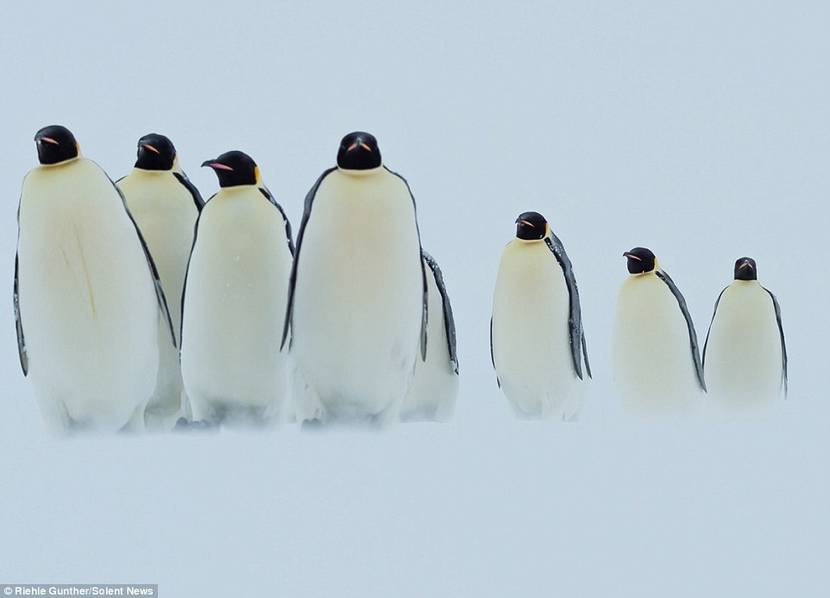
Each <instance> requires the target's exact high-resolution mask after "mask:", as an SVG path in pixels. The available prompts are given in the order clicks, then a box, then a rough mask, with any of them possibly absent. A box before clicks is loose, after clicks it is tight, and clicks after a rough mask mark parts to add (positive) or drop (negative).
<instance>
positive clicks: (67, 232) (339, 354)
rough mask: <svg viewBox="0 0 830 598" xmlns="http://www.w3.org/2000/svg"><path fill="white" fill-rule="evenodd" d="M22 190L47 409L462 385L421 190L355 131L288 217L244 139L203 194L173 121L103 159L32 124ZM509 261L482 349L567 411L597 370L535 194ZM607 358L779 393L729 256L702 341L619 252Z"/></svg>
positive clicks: (263, 400)
mask: <svg viewBox="0 0 830 598" xmlns="http://www.w3.org/2000/svg"><path fill="white" fill-rule="evenodd" d="M35 143H36V147H37V155H38V161H39V165H38V166H37V167H36V168H34V169H32V170H31V171H30V172H29V173H28V174H27V175H26V177H25V178H24V181H23V189H22V193H21V197H20V204H19V207H18V245H17V254H16V256H15V269H14V296H13V300H14V315H15V324H16V331H17V341H18V353H19V357H20V365H21V368H22V371H23V374H24V375H25V376H27V377H28V379H29V380H30V381H31V384H32V387H33V390H34V394H35V397H36V399H37V402H38V404H39V407H40V410H41V413H42V415H43V417H44V419H45V421H46V422H47V425H49V427H51V428H52V429H54V430H59V431H74V430H84V429H90V430H102V431H121V430H124V431H144V430H150V431H166V430H171V429H174V428H180V427H183V428H188V427H192V426H193V427H203V426H205V427H217V426H232V425H237V424H244V425H254V426H267V425H270V424H275V423H280V422H292V421H293V422H298V423H300V424H302V425H304V426H322V425H327V424H335V423H341V422H344V423H359V424H368V425H371V426H386V425H389V424H391V423H393V422H398V421H445V420H447V419H449V418H450V417H451V416H452V413H453V409H454V405H455V402H456V396H457V394H458V386H459V359H458V352H457V339H456V331H455V322H454V318H453V311H452V305H451V301H450V297H449V294H448V290H447V286H446V284H445V281H444V275H443V273H442V271H441V269H440V267H439V266H438V262H437V261H436V259H435V258H434V257H432V255H430V254H429V253H428V252H427V251H425V250H424V248H423V247H422V244H421V233H420V227H419V223H418V212H417V206H416V202H415V198H414V195H413V193H412V190H411V188H410V186H409V183H408V182H407V181H406V179H405V178H404V177H403V176H401V175H400V174H398V173H397V172H394V171H392V170H390V169H389V168H388V167H387V166H386V165H385V164H384V161H383V159H382V156H381V151H380V147H379V145H378V142H377V140H376V139H375V137H374V136H372V135H371V134H369V133H365V132H353V133H350V134H348V135H346V136H345V137H343V139H342V140H341V142H340V146H339V148H338V151H337V155H336V165H335V166H333V167H331V168H329V169H327V170H325V171H324V172H323V173H322V174H321V175H320V176H319V177H318V178H317V180H316V181H315V182H314V184H313V185H312V186H311V190H310V191H309V192H308V194H307V195H306V198H305V203H304V209H303V215H302V219H301V221H300V223H299V227H298V229H297V234H296V238H295V237H294V234H293V232H292V226H291V223H290V222H289V219H288V217H287V215H286V212H285V210H284V208H283V207H282V205H281V204H280V203H279V201H278V200H277V199H276V197H275V196H274V194H272V193H271V191H270V190H269V189H268V187H267V186H266V184H265V182H264V179H263V175H262V173H261V171H260V168H259V166H258V165H257V163H256V162H255V161H254V159H253V158H252V157H251V156H249V155H248V154H246V153H244V152H241V151H228V152H226V153H223V154H221V155H219V156H217V157H215V158H212V159H208V160H205V161H204V162H203V163H202V166H203V167H206V168H210V169H211V170H212V171H213V172H214V173H215V175H216V177H217V180H218V185H219V190H218V191H217V192H216V193H215V194H214V195H212V196H211V197H210V198H209V199H208V200H206V201H205V200H204V199H203V197H202V195H201V194H200V193H199V191H198V190H197V189H196V187H195V186H194V185H193V183H192V182H191V181H190V179H189V178H188V177H187V175H186V174H185V172H184V171H183V170H182V168H181V165H180V162H179V159H178V156H177V153H176V149H175V147H174V145H173V143H172V142H171V141H170V139H168V138H167V137H165V136H164V135H160V134H156V133H151V134H148V135H144V136H143V137H141V138H140V139H139V140H138V144H137V156H136V161H135V164H134V167H133V169H132V171H131V172H130V173H129V174H127V175H126V176H124V177H123V178H121V179H118V180H116V181H113V180H112V179H111V178H110V177H109V176H108V175H107V174H106V173H105V172H104V170H103V169H102V168H101V167H99V166H98V165H97V164H96V163H94V162H92V161H91V160H89V159H87V158H85V157H84V156H83V155H82V154H81V151H80V147H79V144H78V142H77V140H76V139H75V136H74V135H73V133H72V132H71V131H70V130H69V129H67V128H66V127H63V126H60V125H52V126H48V127H44V128H43V129H41V130H39V131H38V132H37V133H36V135H35ZM515 225H516V233H515V239H513V240H512V241H510V242H509V243H508V244H507V246H506V247H505V249H504V251H503V253H502V256H501V261H500V264H499V269H498V275H497V279H496V285H495V293H494V299H493V309H492V317H491V320H490V357H491V361H492V365H493V367H494V369H495V371H496V379H497V383H498V385H499V387H500V388H501V390H502V391H503V393H504V394H505V396H506V398H507V399H508V402H509V403H510V405H512V407H513V408H514V410H515V412H516V413H517V414H518V415H519V416H521V417H524V418H533V419H544V418H558V419H563V420H572V419H575V418H577V417H578V416H579V413H580V409H581V406H582V404H583V401H584V396H585V392H586V383H587V382H588V380H590V379H591V377H592V371H591V366H590V363H589V358H588V347H587V344H586V334H585V328H584V325H583V317H582V310H581V305H580V297H579V290H578V287H577V280H576V275H575V272H574V266H573V264H572V263H571V261H570V259H569V257H568V255H567V253H566V251H565V247H564V244H563V243H562V241H561V240H560V238H559V236H558V235H557V234H556V233H555V232H554V230H553V228H552V226H551V224H550V223H549V222H548V221H547V220H546V219H545V218H544V217H543V216H542V215H541V214H539V213H537V212H525V213H522V214H520V215H519V216H518V218H517V219H516V221H515ZM623 255H624V257H625V259H626V263H627V269H628V272H629V276H628V278H627V279H626V280H625V282H624V283H623V285H622V288H621V289H620V293H619V297H618V300H617V315H616V326H615V336H614V338H615V341H614V377H615V381H616V383H617V385H618V387H619V389H620V391H621V394H622V396H623V400H624V404H625V405H626V407H627V408H628V409H630V410H631V411H635V412H646V413H651V412H682V411H683V410H685V409H687V408H689V407H690V406H691V405H693V404H694V403H695V402H696V398H698V397H699V396H700V395H701V394H702V393H705V392H707V391H708V392H709V393H710V394H712V395H713V396H716V397H717V398H718V400H720V401H724V402H725V403H728V404H730V405H734V406H738V407H741V406H753V405H757V404H758V403H762V402H769V401H771V400H774V399H775V398H776V397H778V396H780V395H781V394H785V393H786V385H787V353H786V345H785V339H784V332H783V327H782V323H781V309H780V306H779V304H778V301H777V299H776V297H775V296H774V295H773V294H772V293H771V292H770V291H768V290H767V289H765V288H764V287H762V286H761V285H760V284H759V283H758V280H757V265H756V263H755V261H754V260H753V259H751V258H740V259H739V260H738V261H737V262H736V264H735V269H734V278H735V280H734V281H733V282H732V283H731V284H730V285H729V286H728V287H726V288H725V289H724V290H723V291H722V292H721V294H720V295H719V297H718V299H717V302H716V305H715V312H714V315H713V317H712V322H711V325H710V327H709V331H708V334H707V336H706V341H705V343H704V347H703V350H702V351H701V350H700V346H699V342H698V337H697V334H696V332H695V327H694V324H693V322H692V319H691V316H690V314H689V310H688V308H687V306H686V301H685V299H684V297H683V295H682V294H681V292H680V290H679V289H678V287H677V285H676V284H675V283H674V281H673V280H672V278H671V277H670V276H669V275H668V273H667V272H666V271H665V270H663V269H662V268H661V267H660V266H659V264H658V261H657V258H656V257H655V255H654V253H652V252H651V251H650V250H649V249H646V248H643V247H636V248H634V249H631V250H630V251H626V252H625V253H624V254H623Z"/></svg>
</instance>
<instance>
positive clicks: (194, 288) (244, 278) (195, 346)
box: [181, 186, 291, 421]
mask: <svg viewBox="0 0 830 598" xmlns="http://www.w3.org/2000/svg"><path fill="white" fill-rule="evenodd" d="M290 269H291V254H290V252H289V250H288V245H287V240H286V237H285V226H284V222H283V220H282V216H281V214H280V212H279V210H277V209H276V208H275V207H274V206H272V205H271V204H270V203H269V202H268V201H267V200H266V199H265V197H264V196H263V195H262V194H261V193H260V191H259V190H258V189H257V188H256V187H249V186H246V187H239V188H229V189H225V190H223V191H221V192H220V193H219V194H218V195H216V196H215V197H214V198H213V199H211V200H210V201H209V202H208V203H207V204H206V205H205V207H204V208H203V210H202V215H201V218H200V220H199V228H198V232H197V234H196V243H195V245H194V248H193V254H192V256H191V258H190V267H189V270H188V275H187V287H186V291H185V304H184V313H183V316H182V317H183V328H182V350H181V353H182V376H183V378H184V384H185V390H186V392H187V395H188V398H189V399H190V403H191V407H192V409H193V418H194V420H208V421H210V420H213V419H214V418H216V417H219V418H220V419H225V418H227V419H234V418H235V417H236V416H237V415H238V416H239V417H240V418H243V419H250V418H251V417H253V418H254V419H255V420H259V419H260V418H263V419H270V418H272V417H276V416H278V415H279V411H280V408H281V405H282V401H283V399H284V397H285V394H286V393H285V374H286V368H285V360H286V357H285V355H284V354H282V353H280V350H279V347H280V339H281V332H282V319H283V316H284V314H285V306H286V300H287V294H288V276H289V273H290Z"/></svg>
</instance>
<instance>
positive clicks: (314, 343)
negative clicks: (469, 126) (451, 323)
mask: <svg viewBox="0 0 830 598" xmlns="http://www.w3.org/2000/svg"><path fill="white" fill-rule="evenodd" d="M426 309H427V287H426V274H425V271H424V266H423V262H422V260H421V242H420V233H419V231H418V221H417V215H416V207H415V200H414V198H413V196H412V193H411V191H410V189H409V185H408V184H407V182H406V180H405V179H404V178H403V177H401V176H400V175H399V174H397V173H395V172H392V171H391V170H389V169H388V168H386V167H385V166H384V165H383V162H382V160H381V153H380V149H379V148H378V144H377V140H376V139H375V138H374V137H373V136H372V135H370V134H368V133H363V132H354V133H350V134H348V135H346V136H345V137H344V138H343V140H342V141H341V143H340V149H339V150H338V153H337V166H336V167H334V168H330V169H328V170H326V171H325V172H323V174H322V175H320V177H319V178H318V179H317V182H315V183H314V186H313V187H312V188H311V190H310V191H309V193H308V195H307V196H306V200H305V210H304V212H303V218H302V222H301V223H300V230H299V233H298V236H297V254H296V256H295V258H294V266H293V269H292V271H291V280H290V286H289V299H288V309H287V310H286V314H285V325H284V329H283V339H282V341H283V346H285V345H286V343H287V339H288V337H289V334H290V337H291V342H290V345H288V346H289V347H290V352H291V354H292V355H293V356H294V362H295V365H296V367H295V371H294V376H293V393H294V398H295V401H296V409H297V417H298V419H299V420H300V421H312V422H317V423H323V424H324V423H331V422H335V421H336V422H345V421H348V422H356V423H370V424H375V425H379V426H383V425H385V424H388V423H392V422H394V421H397V420H398V419H399V417H400V407H401V403H402V402H403V399H404V396H405V395H406V394H407V391H408V390H409V387H410V384H411V382H412V378H413V371H414V368H415V360H416V358H420V359H424V358H425V357H426V318H427V313H426Z"/></svg>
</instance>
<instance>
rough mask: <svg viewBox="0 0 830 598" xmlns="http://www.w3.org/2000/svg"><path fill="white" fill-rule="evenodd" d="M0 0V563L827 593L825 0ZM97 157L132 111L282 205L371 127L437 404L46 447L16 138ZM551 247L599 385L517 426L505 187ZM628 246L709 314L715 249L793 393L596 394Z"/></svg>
mask: <svg viewBox="0 0 830 598" xmlns="http://www.w3.org/2000/svg"><path fill="white" fill-rule="evenodd" d="M397 4H398V3H394V2H389V1H388V0H387V1H384V2H373V3H360V2H336V3H335V2H331V3H325V4H324V3H313V2H291V3H276V2H261V3H248V2H241V1H233V2H224V3H220V2H208V1H205V2H199V3H196V2H188V3H180V4H179V3H176V4H174V3H172V2H150V1H143V2H133V3H108V4H105V3H102V2H101V3H99V2H95V3H92V2H80V1H75V2H62V3H33V2H29V3H18V2H7V3H5V4H4V7H3V11H2V20H0V59H1V60H0V81H2V93H0V106H1V107H2V112H0V113H1V114H2V120H0V123H2V124H1V125H0V130H2V152H0V156H2V160H0V174H2V176H1V177H0V197H2V198H3V203H2V212H1V213H0V256H2V259H1V260H0V267H1V268H2V270H1V271H0V281H3V280H4V281H6V283H7V288H8V293H7V294H6V297H5V300H4V303H3V305H5V310H6V314H7V316H6V317H5V320H4V324H5V325H3V326H0V337H2V338H0V341H2V342H0V368H2V380H3V383H2V397H1V398H0V582H65V583H66V582H112V583H121V582H141V583H158V584H159V585H160V594H161V595H162V596H177V597H190V596H193V597H197V596H198V597H213V596H217V597H218V596H325V597H339V596H360V597H368V596H384V597H393V596H394V597H405V596H602V597H605V596H637V597H641V596H660V597H672V598H674V597H678V596H799V597H803V596H827V595H830V587H829V586H830V580H829V579H828V577H829V576H830V574H829V573H828V555H830V545H829V544H830V543H829V542H828V539H829V538H830V512H829V510H830V480H829V479H828V478H829V477H830V450H829V449H830V440H828V439H829V438H830V433H829V432H828V430H829V429H830V423H828V416H830V405H828V402H830V397H828V392H827V383H826V379H827V376H826V371H827V368H828V365H830V363H828V356H827V347H828V335H830V314H828V313H827V309H828V306H829V304H828V300H827V297H828V293H830V282H828V273H830V264H828V257H830V252H828V250H827V247H826V243H825V241H826V239H827V226H828V220H830V219H829V218H828V214H830V210H828V207H827V203H826V202H827V201H828V200H829V199H830V136H828V132H829V131H830V128H829V127H828V120H830V85H829V84H828V73H830V37H829V36H828V33H827V32H828V29H829V28H830V8H829V7H828V4H827V3H823V2H815V3H811V2H786V3H785V2H708V1H701V0H696V1H694V2H692V1H689V2H656V1H654V2H643V1H635V2H627V3H614V2H594V1H589V2H539V3H532V2H520V3H519V2H461V1H459V2H453V3H449V2H447V3H437V2H435V3H434V2H427V1H420V2H410V3H408V6H399V5H397ZM52 123H62V124H65V125H67V126H69V127H70V128H71V129H72V130H73V131H74V132H75V134H76V135H77V137H78V139H79V141H80V144H81V147H82V150H83V152H84V153H85V154H86V155H87V156H88V157H90V158H92V159H94V160H96V161H97V162H98V163H99V164H101V165H102V166H103V167H104V168H105V169H106V170H107V172H109V173H110V175H111V176H112V177H113V178H115V177H118V176H121V175H123V174H125V173H126V172H127V171H128V170H129V169H130V168H131V166H132V163H133V160H134V157H135V155H134V153H135V141H136V139H137V138H138V137H139V136H140V135H142V134H144V133H147V132H150V131H158V132H161V133H165V134H167V135H169V136H170V137H171V138H172V139H173V141H174V142H175V144H176V146H177V148H178V150H179V154H180V157H181V161H182V165H183V167H184V168H185V170H186V171H187V172H188V174H189V175H190V177H191V178H192V180H193V181H194V182H195V183H196V185H197V186H198V187H199V188H200V189H201V191H202V193H203V194H204V195H205V196H206V197H207V196H209V195H211V194H212V193H213V192H214V190H215V189H216V180H215V177H214V175H213V173H212V172H209V171H205V170H202V169H199V168H198V165H199V164H200V163H201V162H202V161H203V160H205V159H207V158H211V157H214V156H215V155H217V154H218V153H220V152H222V151H225V150H229V149H242V150H245V151H247V152H249V153H250V154H251V155H252V156H254V158H255V159H256V160H257V161H258V162H259V164H260V166H261V169H262V172H263V175H264V177H265V180H266V182H267V184H268V185H269V187H270V188H271V190H272V191H273V192H274V193H275V195H276V196H277V198H278V199H279V201H281V202H282V204H283V205H284V206H285V209H286V210H287V212H288V214H289V215H290V217H291V219H292V222H293V223H294V225H295V230H296V227H297V225H298V224H299V217H300V214H301V212H302V199H303V197H304V195H305V192H306V191H307V189H308V188H309V187H310V185H311V184H312V183H313V182H314V180H315V178H316V177H317V176H318V174H319V173H320V172H321V171H322V170H323V169H324V168H326V167H328V166H330V165H332V164H333V162H334V158H335V153H336V149H337V145H338V142H339V140H340V137H341V136H342V135H343V134H345V133H347V132H349V131H351V130H354V129H365V130H368V131H371V132H372V133H374V134H375V135H377V137H378V139H379V142H380V145H381V150H382V152H383V156H384V159H385V162H386V164H387V165H388V166H390V167H391V168H393V169H395V170H398V171H399V172H401V173H402V174H403V175H404V176H406V177H407V178H408V180H409V182H410V183H411V185H412V188H413V190H414V193H415V197H416V199H417V201H418V208H419V214H420V223H421V230H422V234H423V240H424V246H425V247H426V248H427V249H428V250H429V251H430V252H432V253H433V254H434V255H435V256H436V257H437V259H438V260H439V261H440V263H441V265H442V267H443V270H444V274H445V278H446V280H447V284H448V286H449V291H450V293H451V296H452V300H453V303H454V307H455V315H456V321H457V326H458V334H459V351H460V357H461V368H462V379H461V393H460V398H459V401H458V408H457V411H456V416H455V418H454V420H453V421H452V423H450V424H447V425H405V426H404V425H402V426H398V427H397V428H395V429H392V430H390V431H387V432H383V433H370V432H343V431H341V432H332V433H316V434H302V433H300V432H299V431H297V430H296V429H295V428H293V427H286V428H283V429H281V430H278V431H276V432H274V433H268V434H244V433H238V432H237V433H221V434H178V435H169V436H151V437H129V436H123V437H115V438H100V437H84V438H77V439H71V440H57V439H53V438H50V437H48V436H47V435H46V434H45V432H44V431H43V428H42V425H41V422H40V419H39V414H38V412H37V409H36V406H35V403H34V399H33V396H32V392H31V389H30V388H29V387H28V385H27V384H26V383H25V381H24V379H23V377H22V375H21V374H20V371H19V368H18V364H17V355H16V345H15V340H14V330H13V318H12V305H11V284H12V267H13V257H14V248H15V238H16V222H15V211H16V209H17V201H18V197H19V192H20V182H21V179H22V177H23V175H24V174H25V173H26V172H27V170H28V169H30V168H31V167H33V166H34V165H35V164H36V154H35V146H34V143H33V141H32V135H33V133H34V132H35V131H36V130H37V129H38V128H39V127H41V126H43V125H46V124H52ZM530 209H534V210H538V211H540V212H542V213H544V214H545V215H546V216H547V217H548V219H549V220H550V221H551V223H552V226H553V227H554V230H555V231H556V232H557V233H558V234H559V236H560V237H561V238H562V240H563V241H564V243H565V245H566V247H567V250H568V252H569V254H570V256H571V259H572V260H573V262H574V265H575V268H576V273H577V276H578V281H579V284H580V289H581V292H582V301H583V310H584V313H585V320H586V326H587V334H588V342H589V347H590V350H591V357H592V361H593V365H594V371H595V376H596V379H595V381H594V384H593V385H592V391H591V395H590V398H589V401H588V404H587V405H586V408H585V410H584V413H583V416H582V418H581V420H580V421H579V422H578V423H575V424H569V425H562V424H557V423H554V422H547V423H528V422H520V421H516V420H515V419H514V417H513V415H512V413H511V411H510V410H509V409H508V407H507V404H506V401H505V400H504V398H503V397H502V396H501V394H500V392H499V391H498V389H497V387H496V384H495V377H494V375H493V372H492V370H491V367H490V363H489V352H488V351H489V347H488V318H489V312H490V304H491V298H492V288H493V284H494V281H495V274H496V269H497V265H498V259H499V255H500V251H501V249H502V247H503V245H504V243H506V242H507V241H508V240H509V239H510V237H511V235H512V234H513V231H514V225H513V220H514V218H515V216H516V214H518V213H519V212H521V211H524V210H530ZM634 245H646V246H649V247H651V248H652V249H654V251H655V252H656V253H657V255H658V256H659V258H660V259H661V262H662V264H663V266H664V267H665V268H666V269H667V270H668V271H669V272H670V273H671V275H672V276H673V277H674V279H675V281H676V282H677V283H678V285H679V286H680V288H681V289H682V291H683V292H684V293H685V295H686V298H687V300H688V302H689V305H690V308H691V311H692V315H693V316H694V318H695V322H696V323H697V327H698V332H699V334H701V335H705V332H706V327H707V325H708V321H709V318H710V317H711V309H712V305H713V302H714V300H715V297H716V295H717V293H718V292H719V291H720V289H721V288H722V287H723V286H724V285H725V284H727V283H728V282H729V280H730V279H731V273H732V264H733V262H734V260H735V258H737V257H739V256H741V255H744V254H747V255H751V256H753V257H755V258H756V259H757V260H758V264H759V270H760V277H761V279H762V282H763V283H764V284H766V285H767V286H768V287H769V288H770V289H772V290H773V291H774V292H775V293H776V294H777V295H778V297H779V299H780V301H781V305H782V308H783V313H784V325H785V327H786V332H787V338H788V342H789V348H790V357H791V370H790V380H791V395H790V400H789V401H787V402H786V404H784V405H781V406H780V408H779V409H777V410H775V411H774V412H773V413H771V414H770V415H769V417H767V418H761V419H758V420H752V421H740V422H735V421H723V420H713V419H712V418H706V417H702V418H697V419H695V420H688V421H677V420H657V421H641V420H632V419H627V418H626V417H624V416H623V415H622V414H621V413H619V411H618V409H617V404H618V399H617V397H616V396H615V394H614V392H613V387H612V385H611V382H610V374H611V373H610V365H611V364H610V351H609V346H610V340H611V339H610V333H611V328H612V316H613V306H614V301H615V295H616V292H617V288H618V286H619V284H620V283H621V281H622V280H623V278H624V277H625V275H626V271H625V264H624V260H623V259H622V257H621V255H620V254H621V253H622V251H624V250H625V249H629V248H630V247H632V246H634Z"/></svg>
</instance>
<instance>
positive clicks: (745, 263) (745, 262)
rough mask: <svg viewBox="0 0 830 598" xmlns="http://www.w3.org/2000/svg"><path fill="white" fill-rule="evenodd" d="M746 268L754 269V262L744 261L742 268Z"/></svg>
mask: <svg viewBox="0 0 830 598" xmlns="http://www.w3.org/2000/svg"><path fill="white" fill-rule="evenodd" d="M744 268H749V269H750V270H752V264H751V263H750V262H747V261H744V262H743V263H742V264H741V266H740V269H741V270H743V269H744Z"/></svg>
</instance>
